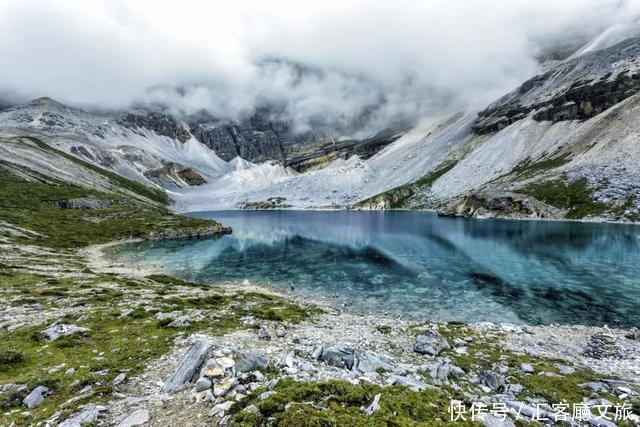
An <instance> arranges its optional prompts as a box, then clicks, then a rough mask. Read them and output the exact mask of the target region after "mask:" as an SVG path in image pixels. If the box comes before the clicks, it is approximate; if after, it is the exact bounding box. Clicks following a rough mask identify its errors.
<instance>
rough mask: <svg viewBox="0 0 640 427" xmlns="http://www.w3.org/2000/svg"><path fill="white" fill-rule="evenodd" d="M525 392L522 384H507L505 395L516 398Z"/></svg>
mask: <svg viewBox="0 0 640 427" xmlns="http://www.w3.org/2000/svg"><path fill="white" fill-rule="evenodd" d="M523 391H524V387H523V386H521V385H520V384H506V385H505V386H504V393H505V394H510V395H513V396H516V395H518V394H520V393H522V392H523Z"/></svg>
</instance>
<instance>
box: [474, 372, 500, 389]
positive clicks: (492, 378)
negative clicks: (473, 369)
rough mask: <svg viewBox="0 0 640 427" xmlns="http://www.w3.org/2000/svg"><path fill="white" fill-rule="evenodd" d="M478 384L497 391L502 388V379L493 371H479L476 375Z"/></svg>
mask: <svg viewBox="0 0 640 427" xmlns="http://www.w3.org/2000/svg"><path fill="white" fill-rule="evenodd" d="M478 378H479V380H480V384H482V385H484V386H486V387H489V388H490V389H491V390H494V391H497V390H500V389H502V388H503V387H504V385H505V380H504V377H503V376H502V375H500V374H498V373H497V372H494V371H480V372H479V373H478Z"/></svg>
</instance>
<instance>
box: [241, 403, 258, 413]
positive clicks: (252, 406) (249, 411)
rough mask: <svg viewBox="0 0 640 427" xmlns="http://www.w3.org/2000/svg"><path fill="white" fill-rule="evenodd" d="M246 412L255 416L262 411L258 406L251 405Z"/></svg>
mask: <svg viewBox="0 0 640 427" xmlns="http://www.w3.org/2000/svg"><path fill="white" fill-rule="evenodd" d="M244 410H245V411H247V412H248V413H250V414H255V415H258V414H260V409H258V407H257V406H256V405H249V406H247V407H246V408H244Z"/></svg>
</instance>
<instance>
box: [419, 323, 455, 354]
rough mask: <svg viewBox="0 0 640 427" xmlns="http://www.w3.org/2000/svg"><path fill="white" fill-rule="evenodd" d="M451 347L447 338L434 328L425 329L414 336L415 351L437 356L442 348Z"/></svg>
mask: <svg viewBox="0 0 640 427" xmlns="http://www.w3.org/2000/svg"><path fill="white" fill-rule="evenodd" d="M449 348H451V346H450V345H449V343H448V342H447V340H446V339H445V338H444V337H443V336H442V335H441V334H440V332H438V331H436V330H435V329H425V330H423V331H422V332H420V334H419V335H418V336H417V337H416V345H415V347H414V350H415V352H416V353H420V354H428V355H429V356H437V355H438V354H439V353H440V352H441V351H442V350H447V349H449Z"/></svg>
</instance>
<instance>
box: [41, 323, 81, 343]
mask: <svg viewBox="0 0 640 427" xmlns="http://www.w3.org/2000/svg"><path fill="white" fill-rule="evenodd" d="M88 330H89V329H88V328H82V327H80V326H77V325H67V324H62V323H59V324H56V323H54V324H53V325H51V326H49V327H48V328H47V329H45V330H44V331H42V332H41V334H42V336H43V337H44V338H45V339H46V340H47V341H54V340H57V339H58V338H60V337H66V336H68V335H73V334H76V333H79V332H87V331H88Z"/></svg>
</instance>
